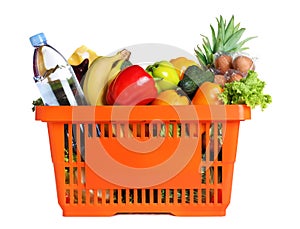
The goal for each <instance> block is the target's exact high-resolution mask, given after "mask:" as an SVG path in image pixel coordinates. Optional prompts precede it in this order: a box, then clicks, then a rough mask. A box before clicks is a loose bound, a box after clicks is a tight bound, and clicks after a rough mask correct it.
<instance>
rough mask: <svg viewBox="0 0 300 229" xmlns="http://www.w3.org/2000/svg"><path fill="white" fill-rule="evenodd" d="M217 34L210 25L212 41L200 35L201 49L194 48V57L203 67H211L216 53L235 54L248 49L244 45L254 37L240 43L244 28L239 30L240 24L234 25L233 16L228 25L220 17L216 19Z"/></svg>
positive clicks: (198, 47)
mask: <svg viewBox="0 0 300 229" xmlns="http://www.w3.org/2000/svg"><path fill="white" fill-rule="evenodd" d="M217 23H218V25H217V28H218V29H217V33H216V30H215V29H214V27H213V26H212V25H210V29H211V36H212V41H210V40H209V39H208V37H207V36H204V35H202V37H203V39H202V41H203V45H202V48H201V47H200V46H199V45H198V46H197V48H195V53H196V56H197V58H198V60H199V62H200V64H201V65H203V66H208V67H213V65H214V61H215V54H218V53H227V54H229V53H235V52H242V51H243V50H246V49H248V48H247V47H244V44H245V43H246V42H248V41H249V40H251V39H253V38H255V37H248V38H246V39H244V40H242V41H240V39H241V37H242V35H243V33H244V32H245V28H240V24H239V23H238V24H237V25H235V24H234V16H232V17H231V19H230V21H229V22H228V24H227V23H226V21H225V20H224V19H223V17H222V16H220V18H219V19H218V18H217Z"/></svg>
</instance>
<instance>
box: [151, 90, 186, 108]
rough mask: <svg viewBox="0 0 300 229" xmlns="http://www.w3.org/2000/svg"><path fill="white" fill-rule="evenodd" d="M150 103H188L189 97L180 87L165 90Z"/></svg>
mask: <svg viewBox="0 0 300 229" xmlns="http://www.w3.org/2000/svg"><path fill="white" fill-rule="evenodd" d="M151 104H152V105H189V104H190V99H189V97H188V96H187V95H186V94H185V93H184V91H183V90H182V89H181V88H179V87H178V88H176V89H171V90H166V91H163V92H161V93H159V94H158V96H157V97H156V98H155V99H154V100H153V101H152V103H151Z"/></svg>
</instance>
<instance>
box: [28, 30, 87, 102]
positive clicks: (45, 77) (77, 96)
mask: <svg viewBox="0 0 300 229" xmlns="http://www.w3.org/2000/svg"><path fill="white" fill-rule="evenodd" d="M30 42H31V44H32V46H33V47H34V54H33V72H34V81H35V83H36V85H37V87H38V89H39V91H40V94H41V97H42V100H43V103H44V104H45V105H50V106H59V105H71V106H77V105H86V104H87V103H86V100H85V97H84V94H83V90H82V88H81V86H80V84H79V82H78V80H77V78H76V75H75V73H74V71H73V68H72V66H71V65H70V64H69V63H68V61H67V60H66V59H65V58H64V57H63V55H62V54H61V53H60V52H59V51H57V50H56V49H55V48H53V47H52V46H50V45H49V44H48V43H47V39H46V37H45V35H44V33H39V34H36V35H34V36H32V37H30Z"/></svg>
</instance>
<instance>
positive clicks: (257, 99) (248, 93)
mask: <svg viewBox="0 0 300 229" xmlns="http://www.w3.org/2000/svg"><path fill="white" fill-rule="evenodd" d="M257 75H258V74H257V73H256V72H255V71H249V72H248V75H247V76H246V77H245V78H243V79H241V80H240V81H233V82H230V83H226V84H225V85H224V90H223V92H222V93H220V95H219V98H220V99H221V100H222V101H223V102H224V104H228V105H229V104H246V105H248V106H250V107H251V108H254V107H256V106H260V107H261V110H264V109H265V108H267V106H268V104H270V103H272V97H271V96H270V95H268V94H264V93H263V89H264V87H265V82H264V81H262V80H260V79H259V78H258V77H257Z"/></svg>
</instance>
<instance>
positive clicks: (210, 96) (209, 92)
mask: <svg viewBox="0 0 300 229" xmlns="http://www.w3.org/2000/svg"><path fill="white" fill-rule="evenodd" d="M222 91H223V89H222V87H221V86H220V85H219V84H216V83H211V82H204V83H203V84H202V85H201V86H200V87H199V88H198V90H197V92H196V94H195V96H194V98H193V100H192V103H193V104H195V105H221V104H223V102H222V100H221V99H219V94H220V93H221V92H222Z"/></svg>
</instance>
